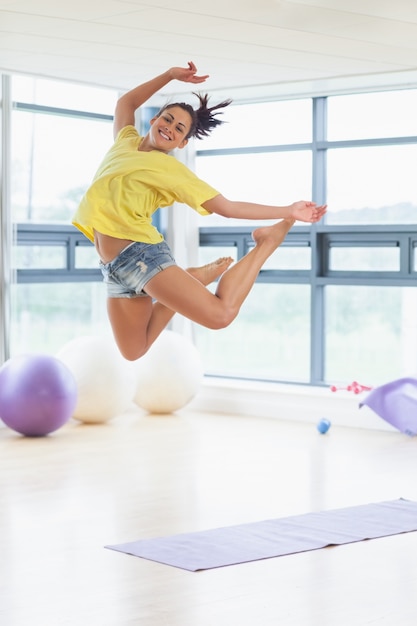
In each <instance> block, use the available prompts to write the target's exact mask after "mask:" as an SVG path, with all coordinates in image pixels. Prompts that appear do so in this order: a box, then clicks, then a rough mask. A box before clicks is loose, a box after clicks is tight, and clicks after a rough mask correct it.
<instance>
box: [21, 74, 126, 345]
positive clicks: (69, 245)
mask: <svg viewBox="0 0 417 626" xmlns="http://www.w3.org/2000/svg"><path fill="white" fill-rule="evenodd" d="M11 94H12V100H13V108H12V117H11V151H10V152H11V184H10V204H11V215H12V220H13V223H14V224H15V232H16V237H15V242H14V246H13V259H12V265H13V268H14V270H15V276H16V281H15V283H14V284H13V285H12V289H11V294H10V295H11V301H12V302H11V304H12V316H11V336H10V350H11V353H12V354H16V353H21V352H28V351H29V352H32V351H46V352H50V353H55V352H56V351H58V350H59V349H60V348H61V347H62V346H63V345H64V344H65V343H66V342H67V341H69V340H71V339H73V338H74V337H76V336H79V335H84V334H91V333H93V332H109V327H108V322H107V316H106V305H105V293H104V291H103V288H102V285H101V283H100V282H98V281H100V280H101V275H100V272H99V270H98V268H97V258H96V255H95V254H94V250H93V248H92V246H90V245H88V242H87V240H86V239H85V237H84V236H83V235H82V234H81V233H78V232H76V231H75V229H72V228H71V227H70V226H69V224H70V222H71V217H72V215H73V213H74V210H75V208H76V206H77V203H78V202H79V200H80V198H81V195H82V194H83V193H84V191H85V189H86V187H87V185H88V184H89V182H90V181H91V179H92V177H93V175H94V172H95V170H96V169H97V167H98V164H99V162H100V160H101V158H102V157H103V155H104V153H105V151H106V150H107V149H108V147H109V146H110V145H111V143H112V126H111V122H112V111H113V107H114V101H115V98H116V92H115V91H111V90H103V89H97V88H91V87H82V86H77V85H69V84H67V83H61V82H55V81H50V80H43V79H34V78H29V77H24V76H14V77H13V78H12V89H11Z"/></svg>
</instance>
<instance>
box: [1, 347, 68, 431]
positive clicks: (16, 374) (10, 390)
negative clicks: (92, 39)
mask: <svg viewBox="0 0 417 626" xmlns="http://www.w3.org/2000/svg"><path fill="white" fill-rule="evenodd" d="M76 402H77V383H76V381H75V378H74V375H73V374H72V372H71V371H70V369H69V368H68V367H67V366H66V365H65V364H64V363H62V361H59V360H58V359H57V358H55V357H52V356H47V355H22V356H16V357H13V358H11V359H9V360H8V361H6V362H5V363H4V365H3V366H2V367H1V368H0V419H2V420H3V422H4V423H5V424H6V426H8V427H9V428H12V429H13V430H15V431H16V432H18V433H20V434H22V435H26V436H27V437H42V436H44V435H48V434H49V433H51V432H53V431H55V430H58V428H60V427H61V426H63V425H64V424H65V423H66V422H67V421H68V420H69V419H70V417H71V416H72V414H73V412H74V409H75V405H76Z"/></svg>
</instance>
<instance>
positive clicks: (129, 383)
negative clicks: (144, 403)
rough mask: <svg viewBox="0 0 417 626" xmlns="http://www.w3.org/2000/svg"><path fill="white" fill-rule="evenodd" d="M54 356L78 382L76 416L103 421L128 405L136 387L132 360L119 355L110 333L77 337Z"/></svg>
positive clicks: (91, 420)
mask: <svg viewBox="0 0 417 626" xmlns="http://www.w3.org/2000/svg"><path fill="white" fill-rule="evenodd" d="M56 356H57V358H58V359H60V360H61V361H62V362H63V363H64V364H65V365H66V366H67V367H68V368H69V369H70V370H71V372H72V373H73V375H74V377H75V380H76V383H77V387H78V401H77V405H76V407H75V411H74V414H73V417H74V418H75V419H77V420H79V421H81V422H87V423H98V422H106V421H108V420H110V419H111V418H113V417H115V416H116V415H119V414H121V413H123V412H124V411H126V409H127V408H129V406H131V404H132V399H133V394H134V391H135V386H134V385H135V378H134V376H133V375H132V374H133V373H132V368H131V363H129V362H128V361H127V360H126V359H124V358H123V357H122V356H121V354H120V352H119V350H118V348H117V346H116V344H115V342H114V340H113V338H112V337H99V336H90V335H88V336H83V337H77V338H76V339H73V340H72V341H70V342H69V343H67V344H66V345H65V346H63V347H62V348H61V350H60V351H59V352H58V353H57V355H56Z"/></svg>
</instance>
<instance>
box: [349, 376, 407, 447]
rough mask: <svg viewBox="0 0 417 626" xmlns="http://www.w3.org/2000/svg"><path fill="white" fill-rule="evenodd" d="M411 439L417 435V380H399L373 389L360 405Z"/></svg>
mask: <svg viewBox="0 0 417 626" xmlns="http://www.w3.org/2000/svg"><path fill="white" fill-rule="evenodd" d="M363 406H369V408H371V409H372V410H373V411H375V413H376V414H377V415H379V417H382V419H383V420H385V421H386V422H388V423H389V424H391V425H392V426H394V427H395V428H397V429H398V430H399V431H401V432H402V433H405V434H406V435H410V436H411V437H412V436H414V435H417V379H416V378H399V379H398V380H393V381H392V382H390V383H387V384H386V385H381V386H380V387H376V388H375V389H373V390H372V391H371V392H370V393H369V394H368V395H367V397H366V398H365V400H362V402H360V404H359V408H361V407H363Z"/></svg>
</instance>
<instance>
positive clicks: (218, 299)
mask: <svg viewBox="0 0 417 626" xmlns="http://www.w3.org/2000/svg"><path fill="white" fill-rule="evenodd" d="M293 224H294V221H293V220H283V221H281V222H279V223H278V224H274V225H273V226H265V227H262V228H258V229H256V230H255V231H254V232H253V239H254V241H255V244H256V245H255V247H254V248H253V249H252V250H251V251H250V252H248V254H247V255H246V256H244V257H243V258H242V259H240V260H239V261H238V262H237V263H236V264H235V265H233V266H232V267H231V268H230V269H228V270H227V271H225V269H227V267H228V265H230V262H229V263H228V264H227V265H226V266H225V267H223V268H222V266H221V265H220V269H219V268H218V267H216V264H209V266H204V268H194V269H191V270H189V271H185V270H183V269H181V268H179V267H178V266H171V267H168V268H166V269H165V270H163V271H162V272H159V274H157V275H156V276H154V278H152V279H151V280H150V281H149V282H148V283H147V285H146V293H147V294H148V295H149V296H150V298H134V299H128V298H110V299H109V300H108V312H109V318H110V322H111V325H112V328H113V333H114V336H115V339H116V342H117V344H118V346H119V349H120V351H121V353H122V354H123V356H124V357H125V358H127V359H130V360H135V359H138V358H139V357H140V356H142V355H143V354H145V352H146V351H147V350H148V349H149V348H150V346H151V345H152V343H153V342H154V341H155V339H156V338H157V337H158V335H159V334H160V333H161V332H162V330H163V329H164V328H165V327H166V325H167V324H168V322H169V321H170V320H171V318H172V316H173V315H174V313H175V312H176V313H180V314H181V315H183V316H184V317H187V318H189V319H190V320H192V321H194V322H197V323H198V324H201V325H202V326H206V327H207V328H213V329H219V328H225V327H226V326H228V325H229V324H230V323H231V322H232V321H233V320H234V319H235V317H236V316H237V314H238V313H239V310H240V307H241V305H242V304H243V302H244V300H245V298H246V297H247V295H248V293H249V292H250V290H251V288H252V286H253V284H254V282H255V281H256V278H257V276H258V274H259V271H260V269H261V268H262V266H263V264H264V263H265V261H266V260H267V259H268V258H269V257H270V256H271V254H272V253H273V252H274V251H275V250H276V249H277V248H278V246H279V245H280V244H281V243H282V242H283V241H284V239H285V236H286V235H287V233H288V231H289V230H290V228H291V226H292V225H293ZM207 268H211V269H210V271H208V270H207ZM213 268H214V270H213ZM216 271H217V275H215V273H216ZM220 275H221V278H220V280H219V283H218V286H217V289H216V293H215V294H213V293H211V291H209V290H208V289H207V288H206V285H208V284H209V283H210V282H212V281H213V280H215V279H216V278H218V277H219V276H220ZM151 298H152V299H154V300H155V301H156V302H155V303H154V304H153V303H152V300H151Z"/></svg>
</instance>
